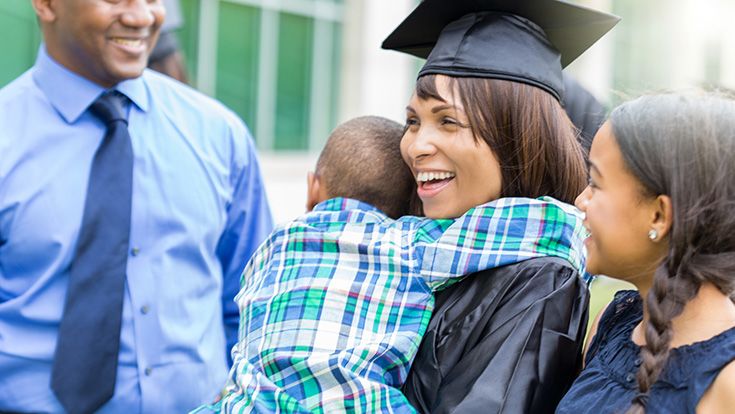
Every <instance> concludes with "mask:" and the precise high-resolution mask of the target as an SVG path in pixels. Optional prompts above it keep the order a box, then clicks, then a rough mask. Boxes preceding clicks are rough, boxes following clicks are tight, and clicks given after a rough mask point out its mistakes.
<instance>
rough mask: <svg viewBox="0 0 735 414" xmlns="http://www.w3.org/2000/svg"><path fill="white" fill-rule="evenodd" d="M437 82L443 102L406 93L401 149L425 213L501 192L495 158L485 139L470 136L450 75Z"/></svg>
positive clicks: (441, 214) (450, 212) (465, 206)
mask: <svg viewBox="0 0 735 414" xmlns="http://www.w3.org/2000/svg"><path fill="white" fill-rule="evenodd" d="M436 87H437V91H438V92H439V95H440V96H442V97H443V98H444V101H440V100H436V99H432V98H430V99H428V100H422V99H420V98H419V97H418V96H417V95H416V94H415V93H414V94H413V96H412V97H411V101H410V102H409V104H408V107H407V108H406V133H405V134H404V135H403V139H402V140H401V154H402V155H403V159H404V160H405V161H406V164H408V166H409V168H410V169H411V172H413V175H414V177H415V178H416V182H417V184H418V189H417V193H418V196H419V198H421V201H422V203H423V208H424V213H425V214H426V216H427V217H430V218H454V217H459V216H461V215H462V214H464V213H465V212H467V210H469V209H470V208H472V207H475V206H478V205H480V204H483V203H486V202H488V201H491V200H495V199H497V198H499V197H500V191H501V175H500V174H501V171H500V163H499V162H498V160H497V159H496V158H495V154H493V152H492V151H491V150H490V147H489V146H488V145H487V143H486V142H485V141H483V140H482V139H475V137H474V135H473V133H472V129H471V128H470V125H469V120H468V118H467V114H466V112H465V109H464V108H463V107H462V103H461V102H460V100H459V97H458V96H456V93H455V91H452V90H450V88H449V78H448V77H446V76H436Z"/></svg>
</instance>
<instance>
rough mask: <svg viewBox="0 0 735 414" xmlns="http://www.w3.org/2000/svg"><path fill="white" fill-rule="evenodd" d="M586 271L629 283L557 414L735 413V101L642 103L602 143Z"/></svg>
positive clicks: (585, 203)
mask: <svg viewBox="0 0 735 414" xmlns="http://www.w3.org/2000/svg"><path fill="white" fill-rule="evenodd" d="M576 203H577V206H578V207H579V208H580V209H581V210H582V211H584V212H585V213H586V219H585V225H586V227H587V229H588V230H589V232H590V236H589V238H588V239H587V241H586V246H587V249H588V260H587V270H588V271H589V272H590V273H593V274H606V275H610V276H614V277H617V278H621V279H625V280H627V281H630V282H632V283H634V284H635V285H636V286H637V288H638V292H635V291H624V292H619V293H618V294H617V295H616V297H615V299H614V300H613V301H612V302H611V303H610V305H608V307H607V308H606V309H605V310H603V311H602V312H601V316H598V320H596V321H595V325H594V326H593V329H592V332H591V334H590V338H592V339H591V340H590V343H589V346H588V350H587V353H586V356H585V364H586V368H585V369H584V370H583V371H582V373H581V375H580V376H579V378H578V379H577V380H576V381H575V383H574V385H573V386H572V388H571V389H570V391H569V392H568V393H567V395H566V396H565V397H564V399H563V400H562V402H561V403H560V405H559V407H558V408H557V413H595V414H604V413H625V412H627V413H644V412H645V413H649V414H650V413H732V412H733V410H735V304H733V301H732V300H731V297H732V294H733V291H734V289H735V101H733V100H732V99H729V98H727V97H724V96H720V95H714V94H662V95H654V96H645V97H641V98H638V99H636V100H634V101H632V102H628V103H626V104H623V105H622V106H620V107H618V108H617V109H615V110H614V111H613V113H612V115H611V116H610V120H609V121H608V122H607V123H606V124H605V125H603V127H602V128H601V129H600V131H599V132H598V133H597V135H596V136H595V139H594V142H593V144H592V149H591V152H590V183H589V185H588V187H587V188H586V189H585V190H584V192H582V194H580V195H579V197H578V198H577V202H576Z"/></svg>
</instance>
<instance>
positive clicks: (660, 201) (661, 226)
mask: <svg viewBox="0 0 735 414" xmlns="http://www.w3.org/2000/svg"><path fill="white" fill-rule="evenodd" d="M673 222H674V207H673V206H672V204H671V197H669V196H667V195H659V196H657V197H656V199H655V200H654V201H653V220H652V222H651V229H652V230H655V231H656V233H657V234H658V237H657V238H656V240H654V241H658V240H663V239H665V238H666V236H668V234H669V232H670V231H671V225H672V224H673Z"/></svg>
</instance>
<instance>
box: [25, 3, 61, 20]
mask: <svg viewBox="0 0 735 414" xmlns="http://www.w3.org/2000/svg"><path fill="white" fill-rule="evenodd" d="M31 5H32V6H33V9H34V10H35V11H36V16H38V20H39V21H40V22H41V23H51V22H53V21H54V20H56V7H55V6H56V4H55V1H54V0H31Z"/></svg>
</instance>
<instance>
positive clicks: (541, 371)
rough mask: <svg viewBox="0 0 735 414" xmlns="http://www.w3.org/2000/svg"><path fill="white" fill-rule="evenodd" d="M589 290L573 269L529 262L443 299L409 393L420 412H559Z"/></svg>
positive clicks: (486, 275) (482, 276)
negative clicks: (559, 402) (557, 410)
mask: <svg viewBox="0 0 735 414" xmlns="http://www.w3.org/2000/svg"><path fill="white" fill-rule="evenodd" d="M588 296H589V294H588V291H587V286H586V284H585V283H584V282H583V281H582V279H581V278H580V277H579V274H578V273H577V272H576V270H574V269H573V268H572V266H571V265H569V264H568V263H567V262H565V261H563V260H560V259H555V258H540V259H532V260H527V261H524V262H521V263H518V264H514V265H510V266H505V267H502V268H498V269H493V270H488V271H485V272H481V273H477V274H474V275H470V276H468V277H467V278H466V279H465V280H463V281H462V282H460V283H458V284H456V285H453V286H451V287H450V288H449V289H447V290H445V291H442V292H440V293H439V294H438V295H437V304H436V309H435V311H434V314H433V316H432V320H431V322H430V324H429V328H428V330H427V333H426V335H425V337H424V340H423V342H422V344H421V347H420V349H419V353H418V355H417V357H416V359H415V361H414V364H413V367H412V369H411V372H410V373H409V377H408V380H407V382H406V384H405V386H404V393H405V394H406V396H407V398H408V399H409V401H410V402H411V403H412V404H413V405H414V407H416V408H417V409H418V410H419V411H421V412H427V413H449V412H458V413H459V412H483V413H545V412H553V411H554V409H555V408H556V404H557V403H558V401H559V400H560V399H561V397H562V396H563V395H564V393H565V392H566V391H567V389H568V387H569V386H570V385H571V383H572V381H573V380H574V378H575V377H576V375H577V373H578V372H579V368H580V365H581V350H582V342H583V338H584V334H585V328H586V321H587V306H588Z"/></svg>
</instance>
